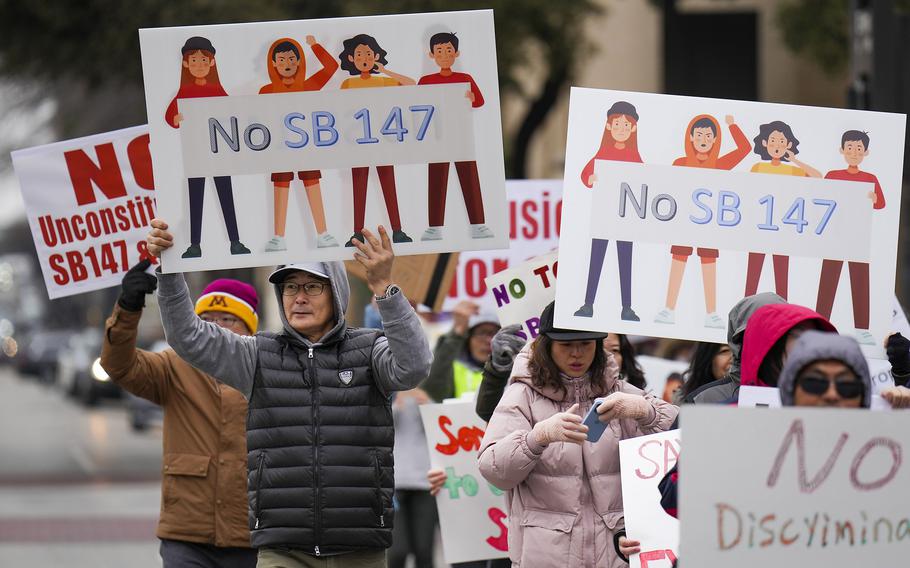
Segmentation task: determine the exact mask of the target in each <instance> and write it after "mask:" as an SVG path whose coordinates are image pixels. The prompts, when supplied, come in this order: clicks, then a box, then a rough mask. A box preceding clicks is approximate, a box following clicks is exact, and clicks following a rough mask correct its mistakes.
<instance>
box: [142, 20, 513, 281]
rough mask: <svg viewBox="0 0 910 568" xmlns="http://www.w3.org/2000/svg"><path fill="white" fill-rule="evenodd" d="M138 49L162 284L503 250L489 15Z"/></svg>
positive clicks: (196, 35) (190, 30) (275, 27)
mask: <svg viewBox="0 0 910 568" xmlns="http://www.w3.org/2000/svg"><path fill="white" fill-rule="evenodd" d="M139 36H140V37H139V38H140V47H141V51H142V67H143V74H144V78H145V90H146V93H145V94H146V105H147V110H148V116H149V129H150V132H151V135H152V144H151V152H152V156H153V157H154V167H155V176H156V179H157V180H158V182H159V183H158V186H159V187H160V188H161V190H160V191H159V194H160V195H159V209H160V212H159V213H160V217H161V218H162V219H164V220H166V221H167V222H168V223H169V225H170V231H171V232H172V233H173V234H174V241H175V246H174V248H173V249H171V250H170V251H168V252H167V253H166V254H165V256H164V258H163V263H162V264H163V269H164V270H165V271H168V272H171V271H187V270H207V269H214V268H235V267H244V266H262V265H272V264H277V263H280V262H286V261H288V260H293V259H295V258H297V259H299V258H306V259H308V260H317V261H318V260H349V259H351V258H352V256H353V253H354V252H355V251H356V249H355V248H354V247H353V244H352V243H351V238H352V237H356V236H358V235H359V234H360V232H361V231H362V229H363V228H364V227H366V228H368V229H370V230H375V228H376V227H377V226H378V225H383V226H385V227H386V228H387V229H389V232H390V237H391V238H392V240H393V241H394V249H395V252H396V254H397V255H399V256H404V255H411V254H431V253H441V252H453V251H459V250H483V249H501V248H503V247H505V246H507V243H508V225H507V215H508V211H507V206H506V200H505V189H504V179H505V176H504V166H503V157H502V132H501V120H500V110H499V91H498V79H497V72H496V55H495V54H496V46H495V39H494V33H493V13H492V11H490V10H485V11H468V12H438V13H433V14H413V15H402V16H375V17H361V18H339V19H322V20H306V21H284V22H261V23H247V24H231V25H212V26H190V27H177V28H159V29H144V30H140V34H139ZM382 87H396V88H382ZM453 164H454V165H453ZM452 170H454V171H452ZM450 174H451V175H450Z"/></svg>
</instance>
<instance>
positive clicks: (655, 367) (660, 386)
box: [635, 355, 689, 402]
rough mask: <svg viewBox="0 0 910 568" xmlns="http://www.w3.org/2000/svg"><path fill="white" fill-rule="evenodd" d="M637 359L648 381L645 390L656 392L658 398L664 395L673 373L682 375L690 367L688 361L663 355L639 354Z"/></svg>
mask: <svg viewBox="0 0 910 568" xmlns="http://www.w3.org/2000/svg"><path fill="white" fill-rule="evenodd" d="M635 360H636V361H637V362H638V364H639V366H640V367H641V370H642V371H643V372H644V374H645V380H646V381H647V382H648V385H647V386H646V387H645V390H646V391H648V392H652V393H654V395H655V396H656V397H657V398H662V397H663V395H664V389H665V388H666V386H667V379H668V378H670V376H671V375H674V374H677V375H682V374H683V373H685V372H686V369H688V368H689V363H688V362H686V361H677V360H675V359H664V358H663V357H652V356H650V355H639V356H638V357H636V358H635ZM667 402H670V401H667Z"/></svg>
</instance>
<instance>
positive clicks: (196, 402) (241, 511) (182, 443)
mask: <svg viewBox="0 0 910 568" xmlns="http://www.w3.org/2000/svg"><path fill="white" fill-rule="evenodd" d="M150 265H151V263H150V262H149V261H148V260H143V261H141V262H140V263H139V264H137V265H136V266H134V267H133V268H131V269H130V270H129V271H128V272H127V274H126V276H124V278H123V282H122V284H121V292H120V297H119V299H118V300H117V304H116V305H115V306H114V311H113V313H112V314H111V317H110V318H108V320H107V324H106V326H105V332H104V343H103V344H102V348H101V366H102V367H103V368H104V370H105V371H106V372H107V373H108V375H110V377H111V380H112V381H113V382H115V383H116V384H118V385H120V386H121V387H122V388H123V389H125V390H127V391H129V392H131V393H132V394H134V395H136V396H139V397H141V398H144V399H146V400H149V401H151V402H153V403H155V404H158V405H160V406H161V407H162V408H163V409H164V432H163V439H162V446H163V447H162V449H163V454H164V455H163V460H162V461H163V462H164V463H163V467H162V469H163V473H164V482H163V483H162V486H161V514H160V516H159V520H158V530H157V536H158V538H159V539H161V545H160V554H161V559H162V561H163V566H164V568H177V567H181V566H198V567H210V568H219V567H226V568H252V567H253V566H256V551H255V550H254V549H253V548H250V531H249V526H248V520H247V500H246V491H247V484H246V471H247V449H246V436H245V432H246V414H247V402H246V399H245V398H244V397H243V395H242V394H241V393H240V392H238V391H236V390H235V389H233V388H231V387H229V386H227V385H225V384H222V383H221V382H219V381H218V380H216V378H215V377H213V376H211V375H207V374H205V373H203V372H201V371H198V370H197V369H195V368H194V367H192V366H191V365H190V364H189V363H187V362H186V361H185V360H183V359H181V358H180V357H179V356H178V355H177V354H176V353H175V352H174V351H173V350H171V349H167V350H165V351H163V352H160V353H152V352H149V351H143V350H141V349H137V348H136V337H137V335H138V327H139V319H140V318H141V316H142V309H143V308H144V307H145V297H146V295H147V294H151V293H153V292H154V291H155V288H156V286H157V279H156V278H155V277H154V276H153V275H151V274H148V273H147V272H146V270H148V268H149V266H150ZM258 303H259V298H258V296H257V295H256V289H255V288H253V287H252V286H250V285H249V284H246V283H244V282H239V281H237V280H228V279H219V280H215V281H213V282H212V283H211V284H209V285H208V286H207V287H206V288H205V290H204V291H203V292H202V295H201V296H200V297H199V298H198V299H197V300H196V304H195V313H196V314H198V315H199V317H200V318H201V319H202V320H204V321H208V322H212V324H213V325H217V326H220V327H221V328H223V329H225V330H226V331H225V333H233V334H236V335H238V336H248V335H250V334H253V333H255V332H256V328H257V325H258V317H257V315H256V307H257V305H258Z"/></svg>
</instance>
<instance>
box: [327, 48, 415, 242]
mask: <svg viewBox="0 0 910 568" xmlns="http://www.w3.org/2000/svg"><path fill="white" fill-rule="evenodd" d="M343 45H344V51H342V52H341V53H340V54H339V55H338V59H339V60H340V61H341V68H342V69H344V70H345V71H347V72H348V73H350V74H351V75H354V76H353V77H348V78H347V79H345V80H344V82H342V83H341V88H342V89H366V88H371V87H398V86H401V85H415V84H416V81H414V79H411V78H410V77H406V76H404V75H401V74H400V73H395V72H394V71H391V70H390V69H387V68H386V65H387V64H388V62H389V61H388V59H386V55H388V52H387V51H386V50H384V49H382V48H381V47H379V42H377V41H376V39H375V38H373V37H372V36H368V35H367V34H358V35H356V36H354V37H352V38H350V39H346V40H344V42H343ZM382 75H384V76H382ZM376 174H377V175H378V176H379V186H380V187H381V188H382V196H383V199H384V200H385V207H386V211H388V213H389V223H390V224H391V225H392V242H394V243H410V242H412V241H413V239H411V237H409V236H408V235H407V234H406V233H405V232H404V231H402V230H401V217H400V216H399V214H398V194H397V190H396V189H395V167H394V166H391V165H388V166H376ZM351 175H352V176H353V178H354V179H353V185H354V234H353V235H352V236H351V238H350V239H348V242H347V243H345V245H344V246H346V247H352V246H354V242H353V241H354V239H357V240H359V241H361V242H363V232H362V231H363V224H364V216H365V213H366V202H367V182H368V180H369V175H370V168H369V166H364V167H357V168H351Z"/></svg>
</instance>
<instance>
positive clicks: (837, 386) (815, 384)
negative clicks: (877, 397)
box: [796, 377, 866, 398]
mask: <svg viewBox="0 0 910 568" xmlns="http://www.w3.org/2000/svg"><path fill="white" fill-rule="evenodd" d="M832 382H833V383H834V390H836V391H837V395H838V396H839V397H841V398H858V397H860V396H862V395H863V394H865V392H866V386H865V385H864V384H863V383H861V382H860V381H831V380H830V379H823V378H821V377H803V378H801V379H799V380H798V381H797V383H796V384H797V385H799V387H800V388H802V389H803V390H804V391H806V392H807V393H809V394H813V395H816V396H821V395H823V394H825V393H826V392H828V389H829V388H830V387H831V383H832Z"/></svg>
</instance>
